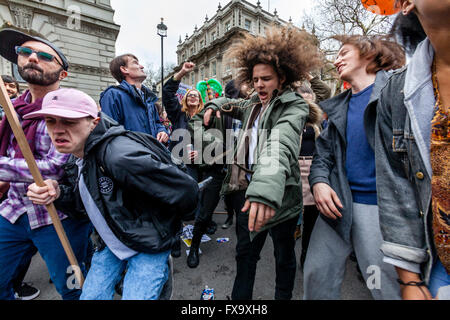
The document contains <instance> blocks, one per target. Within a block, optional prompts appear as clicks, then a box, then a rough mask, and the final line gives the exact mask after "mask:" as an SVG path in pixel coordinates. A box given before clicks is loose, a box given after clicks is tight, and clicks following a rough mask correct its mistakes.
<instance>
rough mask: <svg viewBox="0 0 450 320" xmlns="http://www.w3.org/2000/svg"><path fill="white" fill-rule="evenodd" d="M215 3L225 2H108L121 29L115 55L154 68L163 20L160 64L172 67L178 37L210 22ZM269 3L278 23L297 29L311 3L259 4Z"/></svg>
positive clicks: (264, 0)
mask: <svg viewBox="0 0 450 320" xmlns="http://www.w3.org/2000/svg"><path fill="white" fill-rule="evenodd" d="M247 1H248V2H250V3H253V4H256V2H257V0H247ZM219 2H220V4H221V5H222V7H224V6H225V5H226V4H227V3H228V2H229V0H222V1H219V0H195V1H184V0H156V1H155V0H151V1H149V0H111V5H112V7H113V9H114V10H115V16H114V22H115V23H117V24H119V25H120V26H121V30H120V34H119V37H118V39H117V42H116V54H117V55H119V54H123V53H134V54H135V55H136V56H137V57H138V58H139V60H140V62H141V63H142V64H143V65H144V66H145V65H146V64H147V63H152V64H153V65H154V66H155V67H158V66H159V65H160V63H161V38H160V37H159V36H158V35H157V34H156V26H157V25H158V24H159V23H160V21H161V17H163V18H164V23H165V24H166V25H167V27H168V37H167V38H165V39H164V63H166V62H172V63H176V62H177V56H176V49H177V44H178V39H179V37H180V35H181V38H182V39H183V40H184V38H185V36H186V33H187V34H188V35H189V36H190V35H192V33H193V31H194V27H195V25H197V26H198V27H199V28H200V27H201V26H202V25H203V22H204V21H205V16H206V15H208V17H209V18H211V17H212V16H214V15H215V14H216V11H217V7H218V4H219ZM269 2H270V12H271V13H273V12H274V10H275V9H277V11H278V16H279V17H280V18H281V19H284V20H288V19H289V17H292V21H293V23H294V24H295V25H300V24H301V21H300V20H301V16H302V13H303V10H308V9H309V8H310V7H311V5H312V2H313V0H270V1H269V0H261V5H262V6H263V9H265V10H267V9H268V5H269Z"/></svg>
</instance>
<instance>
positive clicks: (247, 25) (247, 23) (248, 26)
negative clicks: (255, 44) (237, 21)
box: [244, 19, 252, 31]
mask: <svg viewBox="0 0 450 320" xmlns="http://www.w3.org/2000/svg"><path fill="white" fill-rule="evenodd" d="M244 28H245V29H247V30H248V31H252V22H251V21H250V20H249V19H245V22H244Z"/></svg>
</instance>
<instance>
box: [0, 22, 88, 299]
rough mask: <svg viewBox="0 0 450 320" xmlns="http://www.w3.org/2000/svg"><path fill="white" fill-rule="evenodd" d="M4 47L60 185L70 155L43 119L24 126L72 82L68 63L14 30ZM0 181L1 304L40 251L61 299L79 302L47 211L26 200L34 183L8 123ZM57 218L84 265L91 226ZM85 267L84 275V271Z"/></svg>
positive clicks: (22, 105)
mask: <svg viewBox="0 0 450 320" xmlns="http://www.w3.org/2000/svg"><path fill="white" fill-rule="evenodd" d="M0 43H1V46H0V55H1V56H3V57H4V58H5V59H7V60H9V61H11V62H12V63H15V64H17V66H18V70H19V73H20V75H21V77H22V78H23V79H24V80H25V81H26V82H27V84H28V88H29V89H28V90H27V91H25V92H24V93H23V94H22V95H21V96H19V97H18V98H17V99H16V100H14V102H13V105H14V108H15V110H16V113H17V114H18V117H19V120H20V122H21V124H22V129H23V131H24V133H25V136H26V138H27V140H28V142H29V144H30V148H31V151H32V152H33V155H34V157H35V159H36V162H37V165H38V168H39V170H40V171H41V174H42V175H43V176H44V177H45V178H46V179H55V180H59V179H60V178H61V176H62V174H63V170H62V167H61V166H62V165H63V164H65V163H66V161H67V159H68V155H64V154H62V153H59V152H58V151H57V150H56V149H55V146H54V145H53V144H52V142H51V139H50V136H49V135H48V131H47V129H46V126H45V121H44V119H33V120H24V116H25V115H27V114H29V113H31V112H36V111H39V110H41V107H42V101H43V98H44V96H45V95H46V94H47V93H49V92H51V91H55V90H57V89H59V86H60V82H61V80H63V79H64V78H66V77H67V70H68V68H69V64H68V62H67V59H66V57H65V56H64V54H63V53H62V52H61V50H60V49H59V48H58V47H56V46H55V45H54V44H52V43H51V42H49V41H47V40H45V39H42V38H38V37H33V36H30V35H27V34H25V33H22V32H18V31H15V30H11V29H4V30H2V31H0ZM0 177H1V179H0V180H2V181H6V182H9V183H10V188H9V191H8V195H7V199H6V200H5V201H3V202H2V203H1V204H0V270H1V272H0V300H8V299H14V290H13V285H12V279H14V278H16V277H17V275H18V274H19V272H21V271H22V270H21V268H23V267H22V266H23V265H24V263H25V262H26V261H27V260H28V259H30V258H31V256H32V255H33V254H34V252H35V251H34V250H35V248H37V249H38V251H39V252H40V254H41V256H42V258H43V259H44V260H45V263H46V265H47V268H48V271H49V273H50V277H51V279H52V281H53V283H54V285H55V287H56V290H57V291H58V293H59V294H60V295H61V296H62V298H63V299H65V300H73V299H78V298H79V296H80V295H81V290H80V289H77V288H76V287H75V288H74V286H71V285H70V284H71V281H70V279H69V277H70V276H72V275H73V271H71V269H70V263H69V261H68V259H67V257H66V255H65V252H64V250H63V247H62V245H61V244H60V241H59V238H58V236H57V234H56V231H55V229H54V227H53V226H52V220H51V218H50V216H49V214H48V212H47V210H46V209H45V207H44V206H39V205H34V204H33V203H32V202H31V201H30V200H29V199H28V198H27V197H26V193H27V188H28V185H30V184H31V183H33V178H32V176H31V173H30V171H29V169H28V166H27V164H26V162H25V160H24V159H23V155H22V153H21V151H20V148H19V147H18V145H17V141H16V140H15V138H14V136H13V133H12V130H11V127H10V126H9V124H8V122H7V119H6V117H4V118H3V119H2V121H1V122H0ZM58 215H59V217H60V219H61V220H62V224H63V227H64V229H65V231H66V234H67V237H68V239H69V240H70V243H71V246H72V248H73V250H74V253H75V255H76V257H77V260H78V261H80V262H82V261H85V256H86V251H87V245H88V237H89V232H90V229H91V225H90V223H89V222H88V221H87V220H84V221H77V220H74V219H71V218H67V216H66V215H64V213H62V212H58ZM80 267H81V268H82V271H83V272H84V271H85V270H84V269H85V268H84V265H83V264H82V265H81V266H80ZM68 280H69V281H68Z"/></svg>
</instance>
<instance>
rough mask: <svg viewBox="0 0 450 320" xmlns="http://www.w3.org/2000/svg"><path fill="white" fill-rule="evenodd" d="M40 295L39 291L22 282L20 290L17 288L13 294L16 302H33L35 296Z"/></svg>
mask: <svg viewBox="0 0 450 320" xmlns="http://www.w3.org/2000/svg"><path fill="white" fill-rule="evenodd" d="M40 293H41V291H40V290H39V289H37V288H34V287H32V286H31V284H28V283H26V282H22V285H21V286H20V288H17V290H15V292H14V297H15V298H16V300H33V299H35V298H37V296H38V295H39V294H40Z"/></svg>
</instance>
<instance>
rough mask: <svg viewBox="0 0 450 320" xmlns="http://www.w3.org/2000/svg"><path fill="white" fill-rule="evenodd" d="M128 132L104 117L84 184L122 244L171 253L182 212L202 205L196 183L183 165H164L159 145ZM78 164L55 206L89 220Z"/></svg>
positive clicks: (88, 152) (71, 166) (90, 146)
mask: <svg viewBox="0 0 450 320" xmlns="http://www.w3.org/2000/svg"><path fill="white" fill-rule="evenodd" d="M125 132H126V130H125V129H124V128H123V127H122V126H120V125H119V124H118V123H117V122H115V121H114V120H112V119H111V118H109V117H108V116H106V115H104V114H102V120H101V121H100V123H99V124H98V126H97V127H96V128H95V130H94V131H93V132H92V133H91V135H90V136H89V138H88V140H87V142H86V146H85V155H84V157H83V159H84V166H83V169H82V174H83V178H84V182H85V184H86V186H87V188H88V190H89V193H90V194H91V196H92V198H93V199H94V201H95V204H96V205H97V207H98V208H99V210H100V212H101V213H102V215H103V217H104V218H105V220H106V222H107V224H108V226H109V228H110V229H111V230H112V232H113V233H114V235H115V236H116V237H117V238H118V239H119V240H120V241H121V242H122V243H123V244H125V245H126V246H128V247H129V248H131V249H133V250H135V251H138V252H145V253H156V252H161V251H165V250H169V249H170V248H171V247H172V246H173V244H174V243H175V241H176V240H177V233H178V232H179V231H180V228H181V221H182V215H183V213H185V214H187V213H188V212H192V211H193V210H194V209H195V208H196V206H197V201H198V186H197V183H196V181H195V180H194V179H192V178H191V177H190V176H189V175H188V174H186V173H185V172H184V170H183V167H182V166H177V165H175V164H172V163H166V162H163V161H161V157H160V155H161V152H162V151H161V150H162V149H161V150H158V145H156V144H155V147H154V148H152V149H150V148H148V147H146V146H144V145H143V144H141V143H139V142H137V141H135V140H133V139H130V138H129V137H128V136H126V135H124V133H125ZM152 139H154V138H152ZM161 148H164V147H163V146H162V145H161ZM75 160H76V159H75V157H73V156H72V157H71V158H70V159H69V161H68V162H67V164H66V165H65V166H64V170H65V177H64V178H63V179H64V180H63V181H62V182H61V183H60V189H61V196H60V197H59V199H58V200H57V201H56V202H55V205H56V207H57V208H58V209H60V210H63V212H65V213H66V214H67V215H69V216H71V217H73V218H81V219H83V218H86V217H87V215H86V211H85V209H84V206H83V203H82V201H81V198H80V194H79V191H78V167H77V165H76V164H75Z"/></svg>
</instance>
